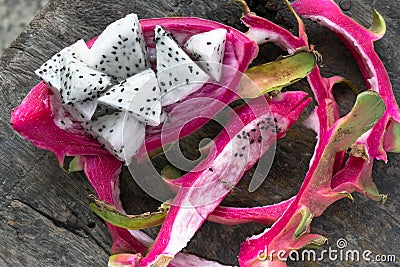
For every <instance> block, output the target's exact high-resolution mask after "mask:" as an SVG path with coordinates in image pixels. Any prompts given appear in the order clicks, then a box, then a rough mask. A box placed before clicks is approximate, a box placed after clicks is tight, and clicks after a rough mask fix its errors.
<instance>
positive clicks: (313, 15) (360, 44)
mask: <svg viewBox="0 0 400 267" xmlns="http://www.w3.org/2000/svg"><path fill="white" fill-rule="evenodd" d="M292 6H293V8H294V9H295V10H296V12H298V13H299V14H300V15H301V16H303V17H305V18H310V19H312V20H316V21H317V22H318V23H320V24H321V25H323V26H326V27H328V28H329V29H331V30H332V31H333V32H334V33H335V34H336V35H337V36H338V37H339V38H340V39H341V40H342V42H343V43H344V44H345V45H346V47H347V48H348V49H349V50H350V52H351V53H352V54H353V56H354V58H355V59H356V60H357V63H358V65H359V67H360V70H361V73H362V75H363V76H364V79H365V82H366V84H367V88H371V89H372V90H374V91H376V92H378V93H379V94H380V95H381V97H382V99H383V101H384V102H385V105H386V107H387V109H386V113H385V115H384V116H383V117H382V119H381V121H380V122H378V124H377V125H376V126H375V127H374V128H373V129H372V130H371V132H370V133H368V134H367V135H368V136H363V138H362V139H361V140H359V141H358V142H357V144H362V145H364V146H365V149H366V153H367V154H368V157H369V158H370V159H372V158H376V159H378V160H384V161H386V159H387V158H386V152H385V150H384V146H383V142H384V140H385V131H386V129H388V130H389V132H388V133H387V134H386V135H389V137H388V138H386V140H387V141H386V147H391V146H392V147H393V146H396V144H394V143H395V142H396V141H397V143H398V142H399V140H400V134H399V133H398V131H397V132H396V131H393V129H395V128H398V127H399V126H398V124H399V123H400V109H399V107H398V105H397V103H396V100H395V98H394V95H393V91H392V86H391V83H390V79H389V76H388V74H387V72H386V70H385V67H384V65H383V63H382V61H381V60H380V58H379V56H378V55H377V54H376V52H375V50H374V41H376V40H379V39H380V38H382V37H383V35H384V33H385V30H386V25H385V22H384V20H383V18H382V17H381V16H380V15H379V13H378V12H376V11H374V13H373V15H374V21H373V24H372V26H371V28H370V29H365V28H364V27H363V26H361V25H360V24H358V23H357V22H355V21H354V20H352V19H351V18H349V17H347V16H346V15H344V14H343V13H342V11H341V10H340V7H339V6H338V5H336V4H335V3H334V2H333V1H331V0H323V1H316V0H307V1H305V0H297V1H295V2H293V3H292ZM389 122H391V124H392V126H391V127H390V128H388V123H389ZM394 125H396V126H394ZM390 135H392V136H391V137H390ZM389 140H390V141H389ZM389 142H391V143H393V144H389ZM377 143H378V144H379V145H376V144H377Z"/></svg>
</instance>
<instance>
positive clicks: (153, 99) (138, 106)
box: [98, 69, 161, 126]
mask: <svg viewBox="0 0 400 267" xmlns="http://www.w3.org/2000/svg"><path fill="white" fill-rule="evenodd" d="M160 97H161V92H160V89H159V88H158V85H157V78H156V75H155V73H154V71H153V70H151V69H147V70H144V71H141V72H139V73H137V74H135V75H133V76H132V77H129V78H128V79H126V80H124V81H122V82H121V83H120V84H118V85H115V86H113V87H112V88H110V89H109V90H108V91H107V92H105V93H104V94H103V95H102V96H100V97H99V98H98V101H99V103H100V104H104V105H108V106H111V107H113V108H115V109H118V110H121V111H125V112H128V113H129V114H133V115H134V116H135V118H137V119H138V120H140V121H142V122H145V123H147V124H149V125H151V126H157V125H159V124H160V119H161V102H160Z"/></svg>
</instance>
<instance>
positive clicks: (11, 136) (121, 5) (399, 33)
mask: <svg viewBox="0 0 400 267" xmlns="http://www.w3.org/2000/svg"><path fill="white" fill-rule="evenodd" d="M71 2H72V3H71ZM281 2H283V1H279V0H277V1H252V3H250V4H251V7H252V9H253V11H256V12H257V13H261V14H264V15H265V16H267V17H268V18H270V19H272V20H275V21H277V22H279V23H280V24H283V25H284V26H286V27H293V25H295V24H294V21H293V20H292V18H289V17H287V12H286V11H285V6H284V4H282V3H281ZM348 2H351V9H350V10H349V11H347V13H348V14H350V15H352V16H353V17H354V18H356V19H357V20H358V21H360V22H361V23H362V24H363V25H366V26H368V25H369V23H370V22H371V20H372V18H371V12H370V11H371V8H372V7H375V8H376V9H377V10H378V11H379V12H380V13H381V14H382V15H383V17H384V18H385V19H386V23H387V33H386V36H385V37H384V39H383V40H380V41H378V42H377V43H376V50H377V52H378V54H379V55H380V56H381V58H382V60H383V62H384V63H385V66H386V68H387V70H388V72H389V76H390V77H391V79H392V83H393V87H394V88H395V94H396V98H397V101H398V102H399V101H400V90H399V89H398V88H399V87H400V79H399V78H398V73H400V64H399V58H400V49H399V45H398V44H399V43H400V12H399V9H400V2H397V1H386V0H385V1H372V0H370V1H368V0H357V1H356V0H353V1H348ZM111 3H112V4H111ZM264 6H266V7H267V9H265V8H264ZM130 12H135V13H138V14H139V17H141V18H145V17H161V16H172V15H174V16H176V15H186V16H189V15H190V16H199V17H202V18H207V19H213V20H216V21H220V22H223V23H226V24H229V25H232V26H235V27H239V28H240V29H244V27H243V25H241V24H240V21H239V17H240V14H241V9H240V7H239V6H238V5H236V4H235V3H234V1H229V0H224V1H208V3H206V2H203V1H200V0H165V1H160V0H157V1H127V0H125V1H114V2H110V1H106V0H96V1H80V0H75V1H67V0H62V1H55V0H51V1H50V2H49V4H48V5H47V6H46V7H45V8H44V10H43V11H42V12H41V13H40V14H39V15H38V16H37V17H36V18H35V19H34V20H33V21H32V23H31V24H30V25H29V26H28V27H27V28H26V29H25V31H24V32H23V33H22V34H21V36H20V37H19V38H18V39H17V40H16V41H15V42H14V43H12V44H11V46H10V47H9V49H8V50H7V51H6V52H5V54H4V56H3V57H2V59H1V62H0V99H1V101H0V114H1V120H0V133H1V134H0V158H1V164H0V199H1V206H0V266H106V262H107V258H108V251H109V248H110V245H111V241H110V237H109V235H108V233H107V230H106V227H105V225H104V224H103V223H102V222H101V221H100V220H99V219H98V218H97V217H96V216H95V215H94V214H93V213H92V212H91V211H90V209H89V207H88V205H87V201H86V196H87V195H88V193H90V192H93V191H92V189H91V188H90V185H89V184H88V182H87V181H86V180H85V177H84V175H83V174H82V173H75V174H67V173H65V172H63V171H62V170H61V169H60V168H59V167H58V165H57V162H56V160H55V158H54V157H53V156H52V155H51V154H50V153H49V152H47V151H42V150H39V149H37V148H35V147H34V146H33V145H32V144H31V143H29V142H28V141H26V140H24V139H23V138H21V137H20V136H18V135H17V134H16V133H15V132H13V131H12V129H11V128H10V126H9V119H10V111H11V109H12V108H14V107H16V106H17V105H19V103H20V102H21V101H22V99H23V98H24V96H25V95H26V94H27V93H28V92H29V90H30V88H31V87H33V86H34V85H35V84H36V83H37V82H39V78H38V77H36V76H35V75H34V73H33V71H34V70H35V69H36V68H37V67H39V65H40V64H41V63H42V62H44V61H45V60H46V59H47V58H49V57H50V56H51V55H53V54H54V53H55V52H57V51H59V50H60V49H62V48H63V47H65V46H67V45H68V44H70V43H73V42H74V41H75V40H77V39H79V38H84V39H85V40H89V39H91V38H93V37H94V36H96V35H98V34H99V33H100V32H101V30H102V29H103V28H104V27H105V26H106V25H107V24H109V23H111V22H112V21H114V20H115V19H117V18H120V17H122V16H123V15H125V14H127V13H130ZM309 24H310V23H308V25H309ZM309 26H310V27H309V28H308V31H309V35H310V40H311V43H313V44H316V45H317V49H318V51H320V52H321V53H322V54H323V56H324V67H323V68H322V70H323V73H324V74H325V75H327V76H329V75H334V74H335V75H336V74H340V75H343V76H345V77H347V78H350V79H352V80H354V81H355V83H356V84H357V85H358V86H359V87H360V88H364V84H363V82H362V78H361V76H360V74H359V72H358V68H357V66H356V65H355V62H354V61H353V60H352V59H351V56H350V54H349V52H348V51H347V50H346V49H345V48H344V47H343V46H342V45H341V43H340V42H339V41H338V39H337V38H336V37H335V36H334V35H332V34H331V33H330V32H329V31H328V30H326V29H323V28H321V27H319V26H317V25H315V24H312V25H309ZM267 49H271V51H272V52H269V50H268V51H267ZM279 53H280V51H279V49H277V48H275V47H273V46H272V45H267V46H263V47H262V54H263V55H265V56H264V59H265V58H268V59H270V60H272V59H274V57H275V56H276V55H279ZM258 61H260V62H261V61H263V60H258ZM303 85H304V86H305V83H299V84H297V85H295V88H303V87H304V86H303ZM336 92H337V97H338V99H339V100H340V103H341V106H342V108H343V110H348V109H349V107H350V106H351V103H352V101H354V96H352V94H351V93H348V92H349V90H348V89H346V88H341V87H338V88H337V90H336ZM309 110H310V108H308V111H309ZM217 132H218V130H217V128H216V127H215V125H214V124H213V123H209V124H208V125H207V127H206V128H205V129H204V130H202V131H200V132H198V133H196V134H195V135H193V136H191V137H190V138H185V139H184V140H183V141H182V144H183V145H182V146H183V147H184V150H185V151H190V150H192V149H193V148H197V142H198V141H199V140H201V138H204V137H207V136H211V137H212V136H214V135H215V134H216V133H217ZM314 143H315V135H314V134H313V133H312V132H311V131H308V130H305V129H304V127H303V126H301V123H298V124H296V125H295V126H294V128H293V129H292V130H291V131H290V132H289V134H288V136H287V137H286V138H285V139H283V140H281V141H280V142H279V144H278V151H277V154H276V158H275V164H274V166H273V168H272V170H271V172H270V175H269V177H268V179H267V181H266V182H265V183H264V184H263V187H262V188H261V189H259V190H258V191H256V193H252V194H250V193H248V192H247V191H246V190H245V188H247V184H248V182H249V179H246V177H245V178H244V179H243V180H242V182H241V184H240V186H239V188H238V189H236V190H234V192H233V193H232V195H230V196H229V197H228V198H227V199H226V200H225V202H224V203H225V204H227V205H236V206H256V205H262V204H267V203H273V202H276V201H279V200H282V199H284V198H287V197H290V196H292V195H293V194H295V193H296V192H297V190H298V189H299V187H300V184H301V182H302V179H303V177H304V175H305V173H306V171H307V167H308V162H309V160H310V158H311V155H312V152H313V145H314ZM188 153H189V154H190V152H188ZM192 156H193V154H192ZM399 170H400V155H393V154H391V155H389V162H388V164H385V163H383V162H376V163H375V166H374V172H373V177H374V179H375V182H376V184H377V186H378V188H379V189H380V192H381V193H386V194H388V195H389V197H388V201H387V202H386V203H385V204H384V205H381V204H378V203H375V202H373V201H371V200H368V199H366V198H364V197H361V196H359V195H357V194H355V201H354V203H351V202H350V201H348V200H342V201H340V202H338V203H335V204H333V205H332V206H331V207H329V208H328V210H327V211H326V212H325V213H324V214H323V215H322V216H321V217H320V218H316V219H315V220H314V221H313V223H312V231H313V232H315V233H320V234H323V235H325V236H327V237H328V238H329V244H328V245H331V246H332V247H333V248H334V247H335V243H336V240H337V239H338V238H345V239H346V240H347V241H348V243H349V246H348V248H349V249H358V250H362V249H369V250H371V251H372V252H373V255H376V254H397V261H398V262H400V258H399V256H400V255H399V254H398V253H399V251H400V246H399V244H400V216H399V206H400V205H399V201H400V190H399V186H398V185H399V178H400V177H399ZM122 188H123V190H122V192H121V196H122V199H123V202H124V204H125V207H126V209H127V211H128V212H131V213H136V212H141V211H147V210H154V209H155V207H156V206H158V204H159V203H157V202H156V201H154V200H152V199H151V198H150V197H149V196H146V195H145V194H144V193H142V192H141V191H140V189H139V188H138V187H137V186H136V185H135V184H133V182H132V179H131V178H130V177H129V172H128V171H127V170H124V171H123V175H122ZM262 230H263V227H262V226H259V225H255V224H250V225H244V226H234V227H227V226H221V225H217V224H213V223H206V224H205V225H204V226H203V227H202V229H201V230H200V231H199V233H198V234H197V235H196V236H195V238H194V239H193V241H192V242H191V243H190V245H189V246H188V248H187V250H188V251H190V252H192V253H195V254H198V255H201V256H204V257H206V258H209V259H214V260H219V261H221V262H223V263H226V264H236V263H237V262H236V255H237V253H238V250H239V244H240V242H242V241H243V240H244V239H245V238H246V237H247V236H250V235H252V234H256V233H259V232H260V231H262ZM148 232H149V233H150V234H151V235H152V236H153V237H154V235H155V233H156V229H151V230H150V231H148ZM328 245H327V246H326V248H327V247H328ZM290 265H291V266H304V265H305V263H304V262H298V263H292V264H290ZM326 265H328V266H345V265H346V266H366V265H367V264H365V263H363V264H361V263H354V262H345V263H343V262H328V263H326V262H325V263H319V264H317V263H307V266H326ZM368 266H370V265H368ZM387 266H394V264H393V263H391V264H388V265H387Z"/></svg>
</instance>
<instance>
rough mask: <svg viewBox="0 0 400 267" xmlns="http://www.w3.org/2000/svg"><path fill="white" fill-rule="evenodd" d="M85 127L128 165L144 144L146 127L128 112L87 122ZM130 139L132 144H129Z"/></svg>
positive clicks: (116, 113)
mask: <svg viewBox="0 0 400 267" xmlns="http://www.w3.org/2000/svg"><path fill="white" fill-rule="evenodd" d="M84 127H85V128H86V129H87V131H88V132H89V133H91V134H92V135H93V136H94V137H95V138H96V139H97V141H99V142H100V143H101V144H103V145H104V147H105V148H107V150H108V151H112V152H113V153H112V154H113V155H114V156H115V157H116V158H118V159H119V160H121V161H125V162H126V163H127V164H129V163H130V161H131V159H132V157H133V156H134V155H135V154H136V152H137V150H138V149H139V147H140V146H141V145H142V143H143V142H144V136H145V126H144V125H143V124H142V123H141V122H140V121H139V120H137V119H136V118H135V117H133V116H132V115H130V114H129V113H126V112H115V113H113V114H110V115H104V116H101V117H97V118H95V119H94V120H92V121H87V122H85V123H84ZM128 139H129V140H131V142H127V141H126V140H128Z"/></svg>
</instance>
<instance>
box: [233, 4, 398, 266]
mask: <svg viewBox="0 0 400 267" xmlns="http://www.w3.org/2000/svg"><path fill="white" fill-rule="evenodd" d="M301 2H302V3H303V4H304V5H305V6H306V7H308V4H310V2H313V1H301ZM324 2H326V1H324ZM296 3H298V2H295V3H294V7H295V8H296V7H297V6H296ZM320 3H321V2H320V1H319V2H318V3H317V2H314V3H312V4H310V7H308V8H310V9H313V8H320V9H321V12H322V10H323V9H325V7H324V6H323V5H320ZM331 4H332V5H334V4H333V2H332V3H331ZM313 5H316V6H313ZM338 9H339V8H337V10H338ZM296 10H298V8H296ZM331 12H332V10H331ZM329 14H330V16H332V17H334V18H336V19H337V20H339V21H341V20H343V21H346V20H350V19H349V18H347V17H345V15H344V14H343V13H341V12H340V15H339V16H338V14H332V13H329ZM318 19H319V20H322V19H321V17H318ZM261 20H264V19H261V18H258V17H257V16H255V15H252V14H250V13H248V14H246V16H245V17H244V21H245V22H247V24H248V25H249V24H251V25H250V26H251V28H250V34H253V35H255V36H256V37H257V38H258V40H264V41H265V38H264V39H263V38H260V36H262V35H264V36H265V35H268V33H269V32H273V33H275V32H283V33H284V34H287V32H285V31H284V30H283V29H279V28H280V27H278V26H276V25H275V24H273V23H271V22H267V23H264V22H265V21H266V20H264V21H262V22H261ZM299 23H301V21H300V20H299ZM301 24H302V23H301ZM353 24H354V23H353ZM350 25H352V24H350ZM253 26H255V27H254V29H253V28H252V27H253ZM331 26H332V25H331ZM358 27H360V26H358ZM302 28H303V27H302V26H301V25H300V26H299V29H300V32H301V31H302ZM353 28H354V26H353ZM375 28H376V27H375ZM303 34H304V35H305V33H303ZM304 35H303V36H304ZM300 36H302V33H300ZM284 37H285V35H284ZM282 40H284V41H282ZM280 41H281V43H284V44H285V41H286V44H285V46H284V47H287V48H290V47H292V46H291V44H293V45H296V44H298V38H297V37H291V36H290V34H288V35H286V38H281V39H280ZM371 48H372V52H373V53H374V54H375V52H374V51H373V47H372V46H371ZM375 55H376V54H375ZM356 58H357V57H356ZM379 62H380V61H379ZM382 66H383V65H382ZM383 72H385V71H384V69H383ZM375 73H376V71H375ZM318 76H319V77H320V75H319V73H317V70H314V71H313V72H312V73H311V74H309V76H308V81H309V83H310V85H311V87H312V89H313V91H314V93H318V94H316V98H317V100H318V99H319V97H318V95H321V94H325V95H326V94H327V93H330V91H331V89H330V90H323V88H328V89H329V88H331V87H330V86H328V87H324V86H319V87H317V86H315V85H316V84H318V83H317V81H318V80H319V81H322V82H323V83H320V84H326V85H328V84H332V83H334V82H336V81H338V80H339V78H336V81H335V79H331V80H328V79H325V78H324V79H320V78H319V77H318ZM383 77H387V74H386V73H384V75H383ZM313 85H314V86H313ZM389 85H390V83H389ZM324 91H325V92H324ZM378 92H379V93H380V94H381V92H380V91H378ZM387 94H389V95H391V96H393V93H392V91H391V89H390V88H389V92H385V93H384V94H383V97H382V99H383V101H384V102H385V105H387V103H386V102H387V101H386V100H387V97H385V95H387ZM389 99H393V98H392V97H389ZM324 102H325V101H324ZM329 102H330V103H329ZM318 103H319V106H318V107H317V108H316V109H315V110H314V112H313V113H312V114H311V116H310V118H309V120H308V123H309V124H310V125H309V126H311V128H313V129H315V130H316V132H317V134H318V137H319V142H318V144H317V147H316V150H315V154H314V156H313V159H312V162H311V167H310V171H312V166H313V165H315V164H317V163H316V160H318V159H320V157H321V155H322V154H321V153H322V149H323V148H324V147H325V145H326V144H324V142H322V141H321V140H324V139H326V138H328V137H329V135H330V134H329V130H330V127H329V124H325V125H321V122H324V121H325V122H331V123H332V122H335V117H334V116H332V114H334V113H332V110H329V109H330V108H331V106H332V102H331V101H328V103H327V105H325V107H321V103H323V102H322V101H318ZM333 104H335V103H334V102H333ZM390 106H394V107H395V108H397V105H396V104H394V105H393V103H392V104H390V105H389V108H388V109H386V111H385V113H384V115H383V116H382V118H381V119H380V121H378V123H376V124H375V126H374V127H373V128H377V127H380V124H381V122H382V121H383V120H384V119H385V116H386V114H387V113H388V112H390V110H391V108H390ZM393 125H395V126H393ZM396 125H397V124H389V127H392V129H391V134H392V135H391V136H390V137H389V138H386V137H385V138H386V139H385V140H388V142H387V143H385V146H386V147H390V148H391V149H392V151H396V141H397V140H398V138H397V140H396V136H395V134H394V132H396ZM381 129H382V128H381ZM370 132H372V130H370V131H368V132H367V133H366V134H364V136H365V135H368V134H369V133H370ZM383 133H384V131H381V132H380V135H382V134H383ZM364 136H363V137H364ZM378 140H380V139H378ZM377 144H378V145H376V144H375V146H376V147H379V142H378V143H377ZM342 155H343V154H342ZM334 158H336V159H338V158H339V161H341V162H343V156H341V155H340V152H339V153H336V157H334ZM331 164H332V176H333V177H332V178H329V175H328V177H327V179H328V180H327V181H324V182H323V183H326V182H327V183H328V184H329V182H330V181H332V183H331V185H330V186H329V187H326V189H325V193H324V194H325V196H323V198H322V199H321V198H320V199H318V196H314V197H312V196H313V194H315V192H314V193H311V192H307V191H310V189H307V183H308V179H309V176H307V177H306V179H305V182H304V183H303V185H302V187H301V189H300V191H299V194H298V195H297V197H296V199H300V198H302V197H305V203H308V205H307V204H306V205H305V206H301V205H299V204H298V203H296V202H297V201H294V202H293V203H292V204H291V205H290V206H289V208H288V209H287V210H286V211H285V212H284V213H283V215H282V217H281V218H280V219H279V220H278V222H277V223H276V224H274V225H273V226H272V228H271V229H269V230H266V231H265V232H264V233H262V234H260V235H259V236H255V237H252V238H250V239H249V240H248V241H246V242H245V243H243V244H242V248H241V253H240V256H239V262H240V264H241V266H286V263H284V262H281V261H278V260H275V261H264V262H260V261H258V260H257V258H256V257H254V255H256V253H257V252H258V251H260V249H264V248H265V246H267V247H268V249H269V250H271V249H272V250H275V251H278V250H279V249H284V250H286V251H287V252H288V251H290V250H292V249H298V248H301V247H302V246H303V245H306V244H307V243H313V242H314V243H319V244H322V243H323V242H324V238H323V237H321V236H318V235H310V234H304V236H302V237H301V239H303V240H302V241H299V240H297V243H296V238H293V237H290V235H286V236H281V234H280V233H283V232H280V230H283V229H285V230H284V231H289V232H292V233H293V232H294V231H295V230H296V228H297V229H298V227H299V218H302V219H306V221H308V224H306V225H303V227H305V228H303V229H304V230H305V232H307V233H308V231H309V222H311V219H312V217H313V216H318V215H319V214H320V213H321V212H322V211H323V209H324V207H327V206H328V205H329V204H330V203H332V202H334V201H335V198H336V200H337V199H338V197H339V195H340V194H342V196H341V197H344V196H346V194H349V193H351V192H353V191H358V192H361V193H363V194H364V195H366V196H368V197H370V198H372V199H375V200H385V196H382V195H379V193H378V191H377V189H376V186H375V184H374V183H373V182H372V179H371V172H372V159H371V162H367V161H366V160H364V159H363V158H359V157H355V156H354V155H352V156H350V157H349V159H348V160H347V162H346V163H345V166H344V167H343V168H342V169H341V170H338V168H337V166H341V164H336V163H331ZM335 165H336V167H335ZM310 171H309V173H310ZM309 173H308V174H307V175H309ZM328 173H329V171H328ZM321 182H322V181H321ZM311 191H312V190H311ZM329 191H331V193H330V196H329V194H328V192H329ZM307 195H309V196H311V198H310V199H309V200H307V199H306V198H307V197H306V196H307ZM315 195H317V194H315ZM347 196H349V195H347ZM320 197H321V196H320ZM339 198H340V197H339ZM313 202H314V203H318V202H320V203H321V204H320V205H321V206H320V207H314V209H309V207H310V204H311V203H313ZM291 210H292V212H291ZM295 211H297V214H296V212H295ZM290 214H291V215H290ZM295 216H298V218H297V219H296V218H295ZM307 216H308V218H307ZM305 232H303V233H305ZM295 237H296V236H295ZM288 238H289V239H288ZM299 238H300V237H299ZM290 239H291V240H292V243H291V244H290V242H288V240H290ZM284 240H286V241H284ZM250 255H253V256H250Z"/></svg>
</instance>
